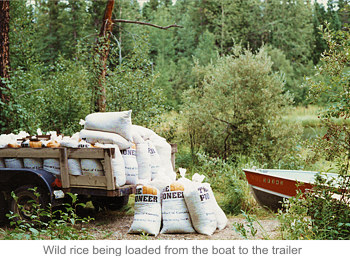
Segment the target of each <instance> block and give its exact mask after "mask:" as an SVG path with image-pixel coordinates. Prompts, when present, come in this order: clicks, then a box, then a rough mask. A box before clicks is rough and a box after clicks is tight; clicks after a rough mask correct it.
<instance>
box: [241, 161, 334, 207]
mask: <svg viewBox="0 0 350 260" xmlns="http://www.w3.org/2000/svg"><path fill="white" fill-rule="evenodd" d="M243 171H244V173H245V175H246V178H247V181H248V184H249V186H250V188H251V191H252V193H253V196H254V198H255V200H256V201H257V202H258V203H259V204H260V205H261V206H263V207H268V208H270V209H271V210H273V211H277V210H278V209H280V208H282V203H283V199H289V198H291V197H294V196H296V195H297V193H298V191H301V192H303V193H304V192H307V191H308V190H311V189H312V187H313V186H314V185H315V181H316V176H317V175H318V174H320V172H316V171H296V170H275V169H255V168H253V169H243ZM322 176H325V177H326V178H327V179H336V178H337V177H338V174H335V173H322Z"/></svg>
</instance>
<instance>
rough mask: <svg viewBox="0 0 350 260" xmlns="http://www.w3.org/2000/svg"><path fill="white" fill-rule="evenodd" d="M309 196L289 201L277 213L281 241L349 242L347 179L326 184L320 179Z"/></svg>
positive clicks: (305, 195) (324, 179)
mask: <svg viewBox="0 0 350 260" xmlns="http://www.w3.org/2000/svg"><path fill="white" fill-rule="evenodd" d="M316 184H317V185H316V187H315V188H314V189H313V191H312V192H309V193H306V194H301V193H299V194H298V195H297V196H296V197H294V198H290V199H289V201H286V202H285V204H284V211H280V212H279V220H280V222H281V232H282V238H283V239H289V240H290V239H307V240H310V239H317V240H321V239H322V240H336V239H346V240H348V239H350V217H349V213H350V207H349V204H348V203H349V199H350V196H349V195H348V194H347V193H346V191H345V190H342V191H341V190H339V187H338V185H339V184H340V187H342V188H344V187H343V186H344V185H345V187H346V186H347V187H348V184H349V176H347V177H345V176H342V175H341V176H340V179H337V180H336V181H335V180H327V179H326V178H324V177H322V176H321V175H320V176H319V177H318V179H317V182H316Z"/></svg>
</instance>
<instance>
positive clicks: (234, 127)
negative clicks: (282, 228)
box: [183, 47, 299, 164]
mask: <svg viewBox="0 0 350 260" xmlns="http://www.w3.org/2000/svg"><path fill="white" fill-rule="evenodd" d="M271 66H272V62H271V60H270V59H269V57H268V56H267V54H266V53H265V51H264V49H261V50H260V51H259V52H258V53H256V54H253V53H251V52H250V51H249V50H243V49H241V48H240V47H235V49H234V52H233V55H231V56H226V57H221V58H219V59H218V61H217V62H216V63H215V64H210V65H208V66H206V67H201V66H199V65H196V67H195V68H194V73H195V75H196V77H197V84H196V86H195V87H193V88H192V89H190V90H189V91H187V92H185V95H184V100H185V105H184V108H183V109H184V113H183V114H184V118H185V119H184V120H185V122H186V123H185V125H186V129H187V132H188V140H189V143H190V144H191V146H192V150H193V151H195V150H196V149H198V147H202V148H203V149H204V150H205V152H206V153H208V154H209V155H211V156H219V157H222V158H228V157H232V156H235V155H238V154H243V155H254V156H255V158H256V159H258V160H259V161H260V162H269V163H270V164H273V163H274V162H277V161H279V160H280V159H281V158H285V157H286V156H288V155H289V154H290V153H291V152H293V150H292V149H291V148H292V147H295V144H296V142H295V141H296V139H295V138H296V136H297V135H296V130H297V129H299V128H298V127H295V126H293V127H290V126H287V125H286V124H284V123H283V120H281V116H282V115H283V113H284V112H285V111H286V110H287V109H288V107H289V105H290V104H291V98H290V96H289V95H288V94H285V93H283V81H282V78H281V77H280V76H278V75H277V74H275V73H273V72H272V70H271ZM297 133H299V132H298V131H297Z"/></svg>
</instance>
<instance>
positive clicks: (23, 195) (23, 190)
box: [10, 185, 49, 222]
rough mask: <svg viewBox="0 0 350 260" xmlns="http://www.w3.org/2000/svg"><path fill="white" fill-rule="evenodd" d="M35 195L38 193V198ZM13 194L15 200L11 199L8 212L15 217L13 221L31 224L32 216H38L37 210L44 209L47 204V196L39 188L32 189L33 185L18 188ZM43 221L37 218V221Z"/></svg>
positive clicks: (42, 218) (41, 218)
mask: <svg viewBox="0 0 350 260" xmlns="http://www.w3.org/2000/svg"><path fill="white" fill-rule="evenodd" d="M34 189H35V191H34ZM35 193H38V194H39V196H37V195H36V194H35ZM14 194H15V197H16V199H15V198H13V197H11V201H10V211H11V212H13V214H14V215H15V216H16V217H15V220H25V221H28V222H33V220H34V218H33V216H36V215H37V214H38V210H39V209H46V207H47V205H48V204H49V203H48V202H49V196H48V194H47V193H45V192H44V190H43V189H41V188H34V186H33V185H23V186H20V187H18V188H17V189H16V190H15V191H14ZM44 219H45V218H44V217H40V218H39V220H44ZM37 220H38V219H37Z"/></svg>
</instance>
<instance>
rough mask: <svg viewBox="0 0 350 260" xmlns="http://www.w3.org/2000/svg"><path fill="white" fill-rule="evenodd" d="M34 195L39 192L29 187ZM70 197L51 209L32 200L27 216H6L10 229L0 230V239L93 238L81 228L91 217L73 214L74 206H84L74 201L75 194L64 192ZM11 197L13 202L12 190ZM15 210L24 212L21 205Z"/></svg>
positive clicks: (84, 228)
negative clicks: (28, 217) (56, 207)
mask: <svg viewBox="0 0 350 260" xmlns="http://www.w3.org/2000/svg"><path fill="white" fill-rule="evenodd" d="M32 191H33V192H34V194H35V196H36V197H37V198H38V197H39V196H40V194H39V193H38V192H36V189H33V190H32ZM68 194H69V196H70V197H71V201H72V202H71V203H67V204H65V208H64V209H57V210H54V211H53V208H52V207H49V208H47V209H46V208H43V207H42V206H41V205H40V204H37V203H36V202H35V201H33V202H32V204H31V213H34V214H32V215H31V217H30V219H28V220H26V219H21V218H20V217H19V216H18V215H16V214H13V213H9V214H7V217H8V218H9V220H10V224H11V227H12V228H11V229H6V230H4V229H0V235H1V236H2V237H3V238H2V239H9V240H23V239H26V240H28V239H30V240H55V239H60V240H67V239H75V240H77V239H93V238H94V236H93V235H92V234H91V233H90V232H89V230H88V229H87V228H86V227H84V225H86V224H88V223H89V222H90V221H91V220H92V219H91V218H90V217H88V218H81V217H79V216H78V215H77V207H84V206H85V204H82V203H78V201H77V196H76V195H74V194H71V193H68ZM12 196H13V197H14V199H15V200H16V201H17V198H16V196H15V194H14V193H12ZM18 206H19V209H20V210H22V211H26V210H27V209H26V208H24V207H23V206H22V205H18Z"/></svg>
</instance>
